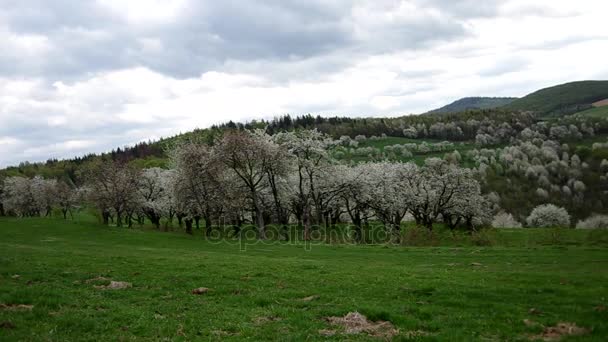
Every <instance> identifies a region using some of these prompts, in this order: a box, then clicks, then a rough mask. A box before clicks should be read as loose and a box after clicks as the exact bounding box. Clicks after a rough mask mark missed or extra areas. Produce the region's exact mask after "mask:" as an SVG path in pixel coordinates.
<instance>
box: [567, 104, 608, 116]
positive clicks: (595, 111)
mask: <svg viewBox="0 0 608 342" xmlns="http://www.w3.org/2000/svg"><path fill="white" fill-rule="evenodd" d="M572 116H574V117H589V118H596V119H602V118H608V106H602V107H595V108H591V109H587V110H584V111H582V112H578V113H576V114H573V115H572Z"/></svg>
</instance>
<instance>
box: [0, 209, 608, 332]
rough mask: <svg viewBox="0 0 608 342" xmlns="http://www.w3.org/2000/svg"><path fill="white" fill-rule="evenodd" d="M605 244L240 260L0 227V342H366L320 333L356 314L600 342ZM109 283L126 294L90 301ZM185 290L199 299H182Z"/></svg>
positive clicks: (234, 255) (133, 232) (167, 242)
mask: <svg viewBox="0 0 608 342" xmlns="http://www.w3.org/2000/svg"><path fill="white" fill-rule="evenodd" d="M606 233H607V232H606V231H603V232H599V231H596V232H593V231H575V230H569V231H550V230H540V229H537V230H521V229H520V230H503V231H500V232H493V233H492V234H493V239H494V240H495V241H496V244H495V245H494V246H491V247H471V246H469V247H456V246H450V245H449V243H447V242H446V243H441V244H442V245H444V246H436V247H405V246H391V247H388V246H382V245H368V246H352V245H325V244H313V245H312V246H309V248H305V247H304V245H302V244H291V245H288V244H279V243H278V242H268V243H264V244H254V243H253V241H250V242H249V243H250V244H249V245H247V246H245V247H246V248H241V247H242V246H241V247H240V246H239V244H238V243H236V242H234V241H231V242H222V243H211V242H208V241H205V240H204V239H203V238H202V234H199V235H195V236H194V237H192V236H187V235H185V234H183V233H181V232H173V233H161V232H155V231H150V230H139V229H117V228H107V227H103V226H101V225H98V224H96V223H93V222H84V221H83V222H70V221H62V220H59V219H24V220H18V219H7V218H1V219H0V236H1V238H0V304H1V305H0V322H1V324H2V326H1V327H0V340H3V341H8V340H30V341H40V340H52V341H66V340H91V341H93V340H105V341H111V340H127V339H139V340H220V339H222V340H224V339H227V340H242V339H249V340H252V341H259V340H343V339H345V338H348V339H352V340H371V339H374V337H373V336H370V335H367V334H366V333H361V334H356V335H343V334H342V332H343V331H342V330H341V328H339V327H336V326H333V325H330V324H329V323H328V322H327V321H326V320H325V318H326V317H328V316H343V315H345V314H347V313H348V312H354V311H358V312H360V313H362V314H364V315H366V316H367V317H368V318H369V319H370V320H383V321H389V322H391V323H392V324H393V325H394V326H395V328H396V329H398V335H396V336H394V337H393V338H394V339H395V340H407V339H414V340H428V341H434V340H451V341H471V340H492V341H505V340H528V339H529V338H530V337H531V336H534V335H536V334H540V333H541V332H543V327H542V325H544V326H551V325H554V324H556V323H558V322H572V323H576V324H577V325H578V326H580V327H584V328H586V329H588V330H587V331H586V333H585V334H584V335H582V336H570V337H568V340H571V341H577V340H580V341H582V340H585V341H587V340H590V341H605V340H606V337H607V336H608V311H606V306H607V305H608V287H607V286H606V284H607V283H608V249H606V246H607V244H608V236H607V235H606ZM551 243H553V245H551ZM555 244H557V245H555ZM509 246H511V247H509ZM513 246H517V247H513ZM243 249H244V250H243ZM98 277H103V278H105V280H103V279H102V278H98ZM96 278H97V279H102V280H94V279H96ZM91 279H93V280H91ZM110 279H111V280H115V281H126V282H130V283H132V285H133V287H131V288H127V289H122V290H102V289H98V288H95V286H96V285H97V286H99V285H106V284H107V283H109V281H110ZM198 287H207V288H210V289H211V290H210V291H209V292H208V293H207V294H204V295H194V294H191V291H192V289H194V288H198ZM307 297H309V298H307ZM19 304H23V305H33V307H21V308H19V307H16V305H19ZM525 319H528V320H530V321H531V322H532V323H530V322H528V324H524V323H523V322H524V320H525ZM327 330H329V331H331V332H332V333H335V335H333V336H325V335H324V334H325V333H326V331H327Z"/></svg>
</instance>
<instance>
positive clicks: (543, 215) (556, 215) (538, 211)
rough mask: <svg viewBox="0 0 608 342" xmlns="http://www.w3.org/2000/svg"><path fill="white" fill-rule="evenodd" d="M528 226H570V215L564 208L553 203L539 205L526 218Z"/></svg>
mask: <svg viewBox="0 0 608 342" xmlns="http://www.w3.org/2000/svg"><path fill="white" fill-rule="evenodd" d="M526 222H527V223H528V226H530V227H539V228H546V227H568V226H570V215H569V214H568V211H566V209H564V208H561V207H558V206H556V205H554V204H543V205H539V206H537V207H536V208H534V210H532V213H530V216H528V218H527V219H526Z"/></svg>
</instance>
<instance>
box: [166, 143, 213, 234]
mask: <svg viewBox="0 0 608 342" xmlns="http://www.w3.org/2000/svg"><path fill="white" fill-rule="evenodd" d="M171 160H172V163H173V166H174V167H175V174H174V183H173V196H174V198H175V201H176V202H177V206H178V207H179V208H180V209H181V212H183V213H184V214H185V215H186V217H185V220H186V232H187V233H188V234H192V222H193V221H195V222H196V225H197V228H198V222H199V220H200V218H201V217H202V218H204V219H205V226H206V229H205V231H206V233H207V234H209V232H210V230H211V220H212V216H213V215H219V213H220V212H221V211H222V208H223V196H224V191H223V190H222V183H221V178H222V172H223V170H224V169H223V164H222V163H220V162H219V161H217V159H216V156H215V155H214V154H213V151H212V150H211V149H210V148H209V147H208V146H207V145H204V144H199V143H186V144H182V145H179V146H178V147H177V148H176V149H174V150H173V152H172V153H171Z"/></svg>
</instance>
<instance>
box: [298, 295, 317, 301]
mask: <svg viewBox="0 0 608 342" xmlns="http://www.w3.org/2000/svg"><path fill="white" fill-rule="evenodd" d="M316 299H319V296H318V295H312V296H308V297H304V298H301V299H300V300H301V301H302V302H312V301H313V300H316Z"/></svg>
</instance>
